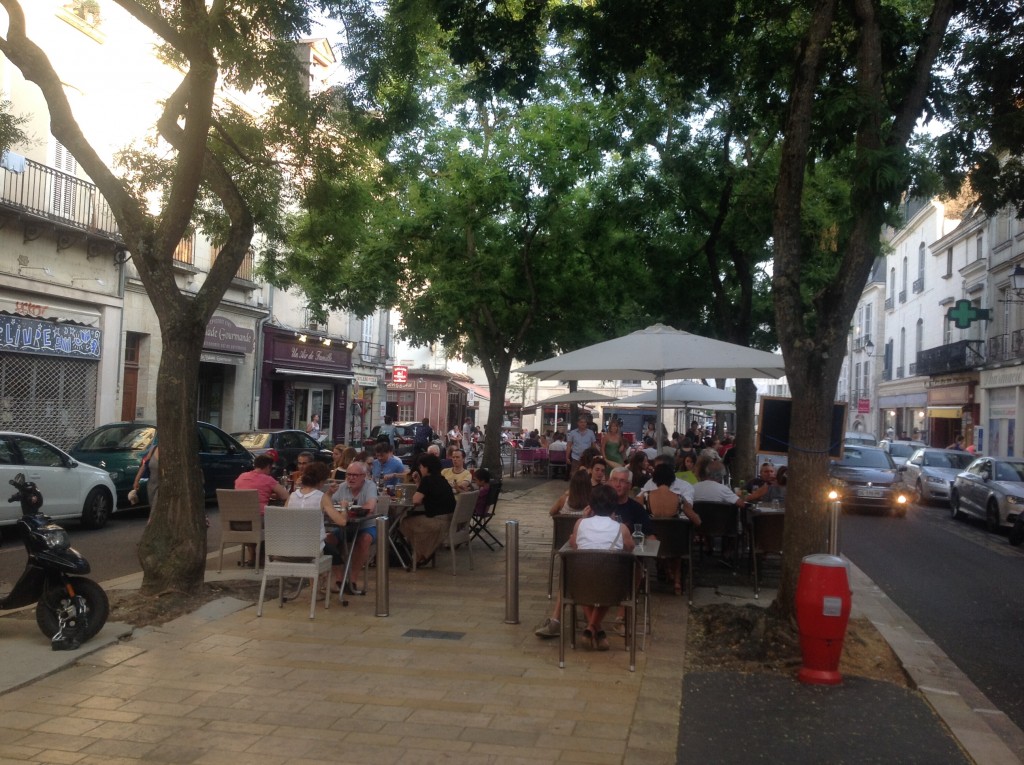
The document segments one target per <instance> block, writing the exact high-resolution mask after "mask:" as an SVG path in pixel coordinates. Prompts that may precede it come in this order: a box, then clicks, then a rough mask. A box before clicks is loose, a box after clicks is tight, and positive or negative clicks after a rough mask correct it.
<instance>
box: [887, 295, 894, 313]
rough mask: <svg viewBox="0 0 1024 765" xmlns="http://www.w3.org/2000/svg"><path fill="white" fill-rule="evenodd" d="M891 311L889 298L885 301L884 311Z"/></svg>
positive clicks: (890, 299) (891, 306)
mask: <svg viewBox="0 0 1024 765" xmlns="http://www.w3.org/2000/svg"><path fill="white" fill-rule="evenodd" d="M892 309H893V302H892V298H891V297H887V298H886V299H885V310H886V311H891V310H892Z"/></svg>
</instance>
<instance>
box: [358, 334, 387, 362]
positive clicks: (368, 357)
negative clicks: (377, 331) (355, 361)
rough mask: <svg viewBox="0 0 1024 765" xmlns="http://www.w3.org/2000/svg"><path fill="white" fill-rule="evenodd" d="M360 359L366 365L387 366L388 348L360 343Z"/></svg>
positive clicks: (364, 342)
mask: <svg viewBox="0 0 1024 765" xmlns="http://www.w3.org/2000/svg"><path fill="white" fill-rule="evenodd" d="M359 358H360V360H361V361H362V362H363V363H364V364H385V363H387V360H388V348H387V346H386V345H382V344H381V343H368V342H366V341H365V340H363V341H361V342H360V343H359Z"/></svg>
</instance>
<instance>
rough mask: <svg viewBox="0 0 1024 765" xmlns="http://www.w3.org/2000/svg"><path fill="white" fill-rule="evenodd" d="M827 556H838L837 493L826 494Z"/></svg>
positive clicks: (838, 505)
mask: <svg viewBox="0 0 1024 765" xmlns="http://www.w3.org/2000/svg"><path fill="white" fill-rule="evenodd" d="M828 500H829V501H828V554H829V555H839V507H840V504H839V493H838V492H836V491H830V492H829V493H828Z"/></svg>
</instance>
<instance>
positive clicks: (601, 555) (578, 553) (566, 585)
mask: <svg viewBox="0 0 1024 765" xmlns="http://www.w3.org/2000/svg"><path fill="white" fill-rule="evenodd" d="M561 556H562V584H561V587H562V613H561V617H562V618H561V620H560V631H561V634H560V635H559V641H558V666H559V667H561V668H564V667H565V643H566V640H567V639H568V641H569V642H570V643H571V644H572V646H573V648H575V647H576V606H577V605H581V606H609V607H612V606H622V607H624V608H625V609H626V647H627V648H628V649H629V671H630V672H635V671H636V593H637V587H638V585H639V579H638V577H637V571H638V568H639V567H638V566H637V560H636V557H635V556H634V555H633V553H631V552H620V551H612V550H566V551H565V552H563V553H561ZM567 608H568V609H571V616H572V619H571V621H570V622H569V623H568V626H567V620H566V614H565V610H566V609H567ZM567 630H568V634H567Z"/></svg>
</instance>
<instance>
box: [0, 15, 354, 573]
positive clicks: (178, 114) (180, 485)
mask: <svg viewBox="0 0 1024 765" xmlns="http://www.w3.org/2000/svg"><path fill="white" fill-rule="evenodd" d="M0 5H2V7H3V8H4V9H5V10H6V12H7V15H8V18H9V24H8V28H7V33H6V35H5V36H4V37H3V38H0V51H2V52H3V54H4V55H5V56H6V57H7V58H8V59H9V60H10V61H11V62H12V63H13V64H14V65H15V66H17V67H18V69H20V70H21V72H22V74H23V75H24V76H25V78H26V79H27V80H29V81H31V82H33V83H35V84H36V85H37V86H38V87H39V89H40V90H41V92H42V95H43V98H44V99H45V101H46V105H47V108H48V110H49V116H50V129H51V132H52V133H53V135H54V136H55V137H56V138H57V140H59V141H60V142H61V143H62V144H63V145H64V146H65V147H67V149H68V150H69V151H70V152H71V154H72V155H74V157H75V159H76V160H77V161H78V163H79V165H80V166H81V167H82V169H83V170H84V171H85V172H86V173H88V175H89V177H90V178H91V179H92V181H93V182H95V183H96V185H97V186H98V187H99V190H100V192H101V193H102V194H103V196H104V198H105V199H106V200H107V202H108V203H109V204H110V207H111V210H112V211H113V214H114V217H115V219H116V220H117V224H118V228H119V230H120V234H121V236H122V238H123V241H124V248H125V250H126V251H127V252H128V253H130V255H131V258H132V261H133V263H134V264H135V266H136V268H137V270H138V272H139V274H140V277H141V279H142V282H143V284H144V285H145V288H146V292H147V293H148V295H149V298H150V300H151V301H152V303H153V307H154V309H155V312H156V315H157V318H158V320H159V324H160V332H161V339H162V347H163V352H162V356H161V359H160V368H159V372H158V381H157V422H158V424H159V428H160V457H161V459H160V470H161V472H162V474H163V475H164V476H166V477H167V478H168V479H169V480H164V481H163V482H162V484H163V489H162V490H161V491H160V494H159V500H158V502H157V504H156V506H155V507H154V508H153V509H152V513H151V520H150V523H149V525H148V526H147V528H146V530H145V532H144V534H143V537H142V542H141V545H140V548H139V558H140V561H141V564H142V568H143V571H144V574H145V578H144V581H143V589H144V590H145V591H148V592H160V591H163V590H168V589H178V590H183V591H192V590H195V589H196V588H198V587H199V586H201V585H202V583H203V575H204V569H205V558H206V529H205V524H204V501H203V477H202V473H201V472H200V468H199V457H198V454H197V453H196V449H195V438H196V436H195V413H196V404H197V379H198V370H199V357H200V352H201V350H202V346H203V338H204V334H205V331H206V325H207V323H208V322H209V320H210V317H211V316H212V315H213V312H214V310H215V309H216V308H217V306H218V305H219V303H220V301H221V299H222V297H223V296H224V294H225V291H226V290H227V288H228V285H229V284H230V283H231V280H232V279H233V278H234V276H235V274H236V273H237V271H238V268H239V265H240V264H241V263H242V260H243V258H244V257H245V256H246V254H247V252H248V251H249V250H250V248H251V247H253V242H254V236H255V235H256V233H257V232H259V234H260V235H261V237H262V238H263V241H265V242H266V243H267V244H268V245H270V246H272V245H273V244H274V243H275V242H279V241H280V240H282V238H283V231H282V230H281V228H280V225H279V224H280V221H281V220H282V218H283V215H282V210H283V208H284V206H285V205H286V204H288V203H289V202H290V198H289V196H288V194H287V192H286V185H285V179H286V178H288V177H291V178H300V179H301V178H303V177H305V176H306V175H307V174H310V172H311V171H310V167H311V166H312V165H314V164H315V163H316V162H319V161H324V162H331V163H333V166H335V167H337V166H338V165H341V164H342V160H343V155H344V152H343V151H339V149H338V145H339V142H338V141H337V140H336V139H335V138H334V137H333V136H327V137H329V138H331V140H330V149H329V150H325V148H326V147H325V146H324V145H323V144H320V143H318V141H319V140H320V139H321V138H322V137H323V136H321V134H320V133H318V131H317V130H315V129H314V126H315V119H316V118H317V117H318V116H319V114H320V113H321V112H320V111H319V108H318V106H317V104H316V103H314V102H311V101H310V99H309V98H308V96H307V94H306V92H305V89H304V85H303V83H304V78H305V73H304V72H303V71H302V69H301V67H300V64H299V61H298V58H297V57H296V56H295V50H294V41H295V40H298V39H299V38H301V37H304V36H307V35H308V34H309V32H310V14H311V13H312V11H313V10H315V9H316V8H317V7H318V5H319V4H317V3H314V2H301V1H299V0H284V2H278V3H273V4H267V3H260V2H241V3H222V2H214V3H209V2H206V0H178V1H177V2H167V3H164V2H161V3H154V2H148V1H145V0H118V5H119V6H120V7H121V9H123V11H125V12H126V13H127V14H129V15H130V17H132V18H133V19H134V20H135V21H136V22H137V23H138V25H139V33H140V34H145V33H150V34H153V35H155V37H156V38H158V39H159V40H160V42H161V44H162V48H161V50H160V55H161V56H162V58H163V59H164V61H165V62H166V65H167V66H168V67H173V68H175V69H177V70H178V71H181V72H182V75H181V80H180V83H179V84H178V86H177V87H176V88H175V89H174V90H173V92H171V93H170V94H169V95H168V97H167V99H166V100H165V101H164V102H163V104H162V113H161V114H160V116H159V119H158V121H157V123H156V124H155V125H154V128H153V132H152V135H150V136H147V137H146V140H145V141H140V142H139V144H138V145H137V146H136V147H133V148H126V150H125V151H124V152H123V153H122V154H121V156H120V165H119V166H116V167H115V166H114V165H113V164H112V163H108V162H107V161H106V160H105V159H104V158H103V157H102V156H101V155H100V154H99V153H98V151H97V149H96V148H95V147H94V146H93V145H92V144H90V142H89V140H88V139H87V138H86V136H85V135H84V134H83V132H82V130H81V129H80V127H79V124H78V122H77V121H76V117H75V112H74V109H73V107H72V104H71V102H70V101H69V99H68V96H67V94H66V91H65V88H64V84H63V82H62V80H61V77H60V73H59V72H58V71H56V70H55V68H54V66H53V64H52V63H51V61H50V59H49V58H48V57H47V54H46V50H45V47H44V46H45V44H46V41H37V40H32V39H31V38H30V37H29V31H28V29H27V28H26V20H25V14H24V11H23V3H22V2H18V1H17V0H0ZM131 55H134V54H131ZM124 66H125V69H130V68H132V67H134V66H135V62H133V61H125V64H124ZM223 87H226V88H233V89H237V90H239V91H243V92H244V91H253V90H256V89H260V90H261V91H262V92H263V93H264V95H265V96H266V103H267V109H266V111H265V112H264V113H263V114H259V115H254V114H247V113H245V112H242V111H241V110H239V109H234V108H231V107H230V106H227V105H225V103H226V102H224V101H221V99H220V97H219V93H220V90H221V88H223ZM111 110H112V111H114V110H116V104H113V105H111ZM154 208H155V209H154ZM194 229H199V230H202V231H203V232H204V233H205V234H206V235H207V236H208V237H209V238H210V239H211V240H212V241H213V242H214V243H215V244H216V245H218V246H219V247H220V250H219V254H218V256H217V258H216V260H215V261H214V264H213V266H212V268H211V269H210V272H209V274H208V277H207V278H206V280H205V281H204V282H203V284H202V286H201V287H200V289H199V290H198V292H197V293H195V294H191V293H185V292H183V291H182V290H180V289H178V287H177V284H176V282H175V278H174V270H173V266H172V264H173V253H174V250H175V248H176V247H177V245H178V243H179V242H180V241H181V239H182V237H183V236H184V235H186V233H190V232H191V231H192V230H194ZM171 477H173V480H170V479H171Z"/></svg>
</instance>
